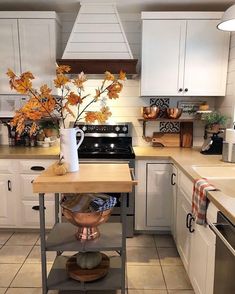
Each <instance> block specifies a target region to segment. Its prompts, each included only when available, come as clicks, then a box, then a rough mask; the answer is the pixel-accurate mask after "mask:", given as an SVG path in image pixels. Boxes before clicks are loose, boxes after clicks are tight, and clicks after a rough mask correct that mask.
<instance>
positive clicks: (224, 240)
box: [209, 223, 235, 256]
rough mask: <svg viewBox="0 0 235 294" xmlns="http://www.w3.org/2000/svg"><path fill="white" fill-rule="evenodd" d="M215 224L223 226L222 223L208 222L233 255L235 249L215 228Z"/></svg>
mask: <svg viewBox="0 0 235 294" xmlns="http://www.w3.org/2000/svg"><path fill="white" fill-rule="evenodd" d="M217 225H220V226H223V224H212V223H209V228H210V229H211V230H212V231H213V232H214V233H215V235H216V236H217V237H218V238H219V239H220V240H221V241H222V242H223V243H224V245H225V246H226V247H227V248H228V250H229V251H230V252H231V253H232V255H233V256H235V250H234V249H233V247H232V246H231V245H230V244H229V242H228V241H227V240H226V239H225V238H224V236H223V235H222V234H221V233H220V231H219V230H218V229H217V227H216V226H217Z"/></svg>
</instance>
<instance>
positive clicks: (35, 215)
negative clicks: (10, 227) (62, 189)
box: [21, 201, 55, 228]
mask: <svg viewBox="0 0 235 294" xmlns="http://www.w3.org/2000/svg"><path fill="white" fill-rule="evenodd" d="M54 207H55V206H54V202H53V201H45V208H46V209H45V219H46V227H52V226H53V224H54V223H55V211H54ZM21 222H22V223H21V226H22V227H23V228H24V227H28V228H39V202H38V201H22V202H21Z"/></svg>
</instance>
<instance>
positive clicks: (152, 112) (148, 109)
mask: <svg viewBox="0 0 235 294" xmlns="http://www.w3.org/2000/svg"><path fill="white" fill-rule="evenodd" d="M159 111H160V108H159V107H157V106H155V105H154V106H144V107H142V108H141V112H142V116H143V118H144V119H156V118H157V117H158V114H159Z"/></svg>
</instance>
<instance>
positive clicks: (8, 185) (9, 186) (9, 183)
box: [7, 180, 11, 191]
mask: <svg viewBox="0 0 235 294" xmlns="http://www.w3.org/2000/svg"><path fill="white" fill-rule="evenodd" d="M7 188H8V191H11V181H10V180H8V181H7Z"/></svg>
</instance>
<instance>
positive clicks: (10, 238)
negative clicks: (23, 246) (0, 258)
mask: <svg viewBox="0 0 235 294" xmlns="http://www.w3.org/2000/svg"><path fill="white" fill-rule="evenodd" d="M14 234H15V232H12V233H11V236H10V237H9V238H8V239H7V240H6V241H5V243H3V244H1V245H0V246H2V247H3V246H5V245H6V243H7V242H8V241H9V240H10V239H11V237H12V236H13V235H14ZM2 247H1V248H2Z"/></svg>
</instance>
